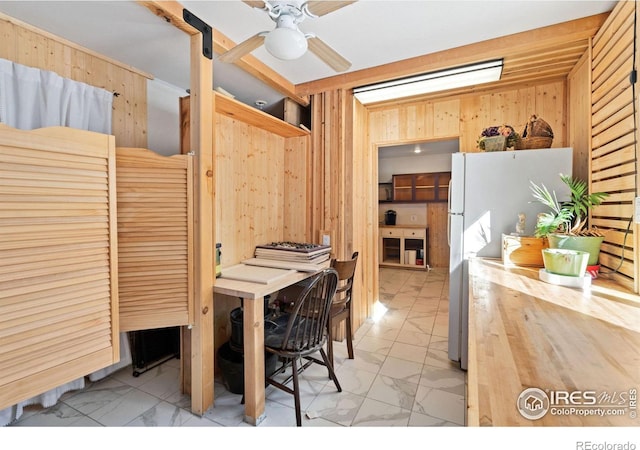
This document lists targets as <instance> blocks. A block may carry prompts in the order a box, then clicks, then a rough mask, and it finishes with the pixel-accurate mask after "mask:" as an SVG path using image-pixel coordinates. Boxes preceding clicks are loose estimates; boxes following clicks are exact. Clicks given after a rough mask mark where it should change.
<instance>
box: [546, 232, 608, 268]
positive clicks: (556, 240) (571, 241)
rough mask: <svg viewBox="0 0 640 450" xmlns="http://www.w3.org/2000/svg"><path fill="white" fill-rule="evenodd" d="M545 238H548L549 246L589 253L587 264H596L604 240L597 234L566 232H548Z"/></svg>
mask: <svg viewBox="0 0 640 450" xmlns="http://www.w3.org/2000/svg"><path fill="white" fill-rule="evenodd" d="M547 239H548V240H549V248H561V249H565V250H578V251H582V252H587V253H589V261H588V263H587V265H589V266H595V265H596V264H598V257H599V256H600V247H601V246H602V241H603V240H604V238H603V237H598V236H569V235H566V234H550V235H549V236H547Z"/></svg>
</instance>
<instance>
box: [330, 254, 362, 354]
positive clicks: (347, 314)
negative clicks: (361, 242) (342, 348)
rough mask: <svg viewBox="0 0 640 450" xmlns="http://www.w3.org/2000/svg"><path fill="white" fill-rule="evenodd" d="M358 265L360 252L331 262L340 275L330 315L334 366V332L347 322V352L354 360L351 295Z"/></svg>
mask: <svg viewBox="0 0 640 450" xmlns="http://www.w3.org/2000/svg"><path fill="white" fill-rule="evenodd" d="M357 263H358V252H354V253H353V255H352V256H351V259H348V260H344V261H341V260H336V259H333V260H331V267H332V268H333V269H335V271H336V272H337V273H338V288H337V290H336V295H335V297H334V299H333V304H332V305H331V312H330V314H329V321H328V324H327V326H328V330H329V338H328V340H327V353H328V355H329V361H331V365H332V366H333V330H334V326H337V325H338V324H340V323H341V322H343V321H344V322H345V333H346V336H345V338H346V340H347V352H348V355H349V359H353V358H354V356H353V330H352V328H351V310H352V308H353V306H352V305H351V294H352V292H353V278H354V276H355V273H356V265H357Z"/></svg>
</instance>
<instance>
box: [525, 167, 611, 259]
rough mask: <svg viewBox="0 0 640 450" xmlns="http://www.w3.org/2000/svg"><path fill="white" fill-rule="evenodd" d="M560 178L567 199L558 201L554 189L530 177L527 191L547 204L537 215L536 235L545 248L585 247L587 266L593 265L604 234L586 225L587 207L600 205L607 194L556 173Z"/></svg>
mask: <svg viewBox="0 0 640 450" xmlns="http://www.w3.org/2000/svg"><path fill="white" fill-rule="evenodd" d="M560 179H561V180H562V182H563V183H564V184H565V185H566V186H567V187H568V188H569V192H570V197H569V200H566V201H559V200H558V198H557V196H556V193H555V191H553V192H550V191H549V190H548V189H547V188H546V187H545V186H544V185H537V184H536V183H534V182H533V181H531V191H532V192H533V197H534V199H535V200H536V201H538V202H540V203H542V204H543V205H545V206H547V207H548V208H549V211H548V212H543V213H540V214H539V215H538V221H537V223H536V227H535V235H536V237H546V238H547V239H548V241H549V248H552V249H553V248H556V249H558V248H559V249H567V250H575V251H586V252H588V253H589V259H588V263H587V264H588V266H596V265H597V264H598V257H599V255H600V247H601V245H602V241H603V240H604V234H603V232H602V231H601V230H598V229H597V228H596V227H588V226H587V221H588V218H589V211H590V210H591V209H592V208H594V207H596V206H598V205H600V204H601V203H602V202H603V201H604V199H606V198H607V197H608V196H609V194H608V193H606V192H594V193H589V189H588V186H587V183H586V182H585V181H583V180H580V179H577V178H572V177H571V176H568V175H563V174H560Z"/></svg>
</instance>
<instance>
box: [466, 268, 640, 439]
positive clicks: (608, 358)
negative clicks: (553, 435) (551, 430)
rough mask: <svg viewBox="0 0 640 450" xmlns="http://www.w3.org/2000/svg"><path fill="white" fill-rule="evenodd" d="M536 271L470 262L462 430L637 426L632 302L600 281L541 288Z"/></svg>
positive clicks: (639, 367)
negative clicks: (464, 427)
mask: <svg viewBox="0 0 640 450" xmlns="http://www.w3.org/2000/svg"><path fill="white" fill-rule="evenodd" d="M538 270H539V269H530V268H522V267H512V268H505V267H504V266H503V265H502V263H501V262H500V261H499V260H498V261H495V260H483V259H475V260H471V261H470V264H469V274H470V275H469V283H470V286H469V287H470V295H469V363H468V374H467V375H468V407H467V424H468V425H470V426H478V425H480V426H614V425H615V426H619V425H622V426H638V425H640V419H638V418H637V409H636V408H637V404H634V403H635V402H634V399H635V398H636V395H637V392H638V389H640V302H639V301H638V296H636V295H633V294H630V293H629V294H626V293H624V292H621V291H620V290H619V289H621V288H619V287H618V288H617V289H618V291H616V290H613V289H611V287H612V286H615V285H613V283H611V282H608V281H607V280H605V279H603V278H602V277H601V278H598V279H596V280H593V283H592V286H591V288H590V289H588V290H584V291H583V290H582V289H577V288H569V287H564V286H558V285H553V284H549V283H545V282H543V281H540V280H539V277H538ZM532 388H533V389H532ZM525 390H527V392H526V393H525V394H524V395H522V398H521V400H519V397H521V394H522V393H523V391H525ZM541 392H542V394H541ZM545 395H546V397H547V403H544V404H543V405H542V406H541V408H539V409H536V408H537V407H529V406H524V415H523V414H521V412H520V411H521V409H522V408H523V402H527V401H529V400H532V401H533V402H536V401H538V400H544V396H545ZM519 402H520V403H519ZM538 414H543V415H538ZM615 414H619V415H615Z"/></svg>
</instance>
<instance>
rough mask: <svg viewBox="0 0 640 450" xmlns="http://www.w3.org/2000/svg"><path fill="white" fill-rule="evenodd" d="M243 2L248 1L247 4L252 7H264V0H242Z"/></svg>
mask: <svg viewBox="0 0 640 450" xmlns="http://www.w3.org/2000/svg"><path fill="white" fill-rule="evenodd" d="M242 3H246V4H247V5H249V6H251V7H252V8H259V9H264V2H262V1H257V2H252V1H248V0H242Z"/></svg>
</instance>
